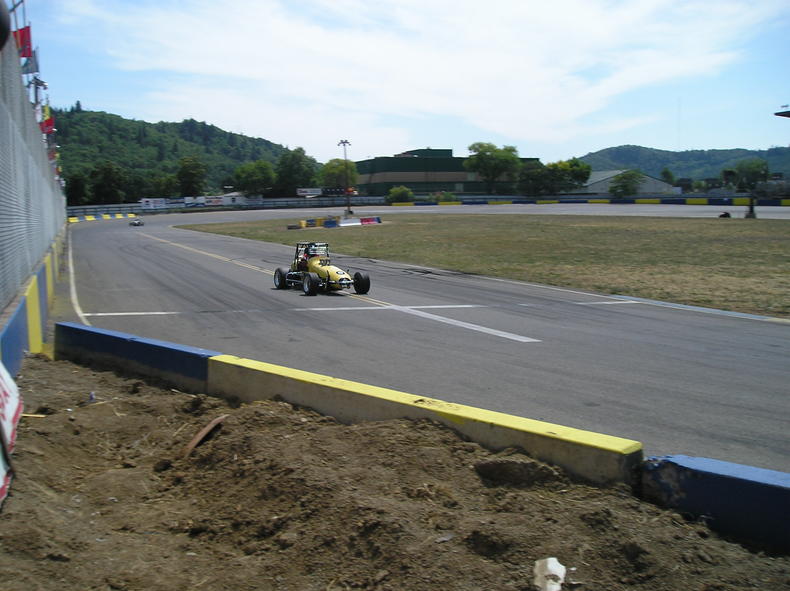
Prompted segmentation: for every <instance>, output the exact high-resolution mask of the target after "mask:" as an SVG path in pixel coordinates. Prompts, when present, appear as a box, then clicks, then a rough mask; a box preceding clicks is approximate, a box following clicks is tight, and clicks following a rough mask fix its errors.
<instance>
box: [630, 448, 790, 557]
mask: <svg viewBox="0 0 790 591" xmlns="http://www.w3.org/2000/svg"><path fill="white" fill-rule="evenodd" d="M642 474H643V478H642V494H643V496H644V497H645V498H646V499H647V500H649V501H651V502H653V503H656V504H658V505H661V506H663V507H668V508H672V509H675V510H677V511H679V512H681V513H686V514H689V515H691V516H693V517H694V518H699V519H702V520H704V521H705V522H706V523H707V524H708V525H709V526H710V527H711V529H714V530H716V531H718V532H720V533H722V534H725V535H729V536H734V537H736V538H737V539H739V540H742V541H746V542H753V543H756V544H759V545H760V546H762V547H767V548H768V549H769V550H774V551H779V552H787V551H790V474H787V473H784V472H776V471H774V470H765V469H762V468H755V467H753V466H744V465H741V464H733V463H730V462H722V461H719V460H712V459H709V458H697V457H691V456H683V455H673V456H662V457H654V458H648V459H647V460H646V461H645V463H644V469H643V473H642Z"/></svg>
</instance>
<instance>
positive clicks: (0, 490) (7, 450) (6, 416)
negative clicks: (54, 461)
mask: <svg viewBox="0 0 790 591" xmlns="http://www.w3.org/2000/svg"><path fill="white" fill-rule="evenodd" d="M20 416H22V399H21V398H20V396H19V389H18V388H17V387H16V383H15V382H14V379H13V378H12V377H11V374H9V373H8V370H7V369H6V368H5V365H3V364H2V363H0V431H2V434H0V437H2V442H0V443H2V453H0V503H2V502H3V499H5V498H6V495H8V487H9V486H10V484H11V475H12V470H11V452H12V451H14V443H16V427H17V425H18V424H19V417H20Z"/></svg>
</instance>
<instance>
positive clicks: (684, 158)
mask: <svg viewBox="0 0 790 591" xmlns="http://www.w3.org/2000/svg"><path fill="white" fill-rule="evenodd" d="M749 158H761V159H763V160H765V161H766V162H768V167H769V170H770V171H771V172H783V173H784V175H785V178H790V148H770V149H768V150H744V149H732V150H686V151H683V152H671V151H668V150H656V149H653V148H644V147H642V146H618V147H616V148H606V149H604V150H599V151H598V152H592V153H590V154H587V155H586V156H582V157H581V158H580V160H583V161H584V162H586V163H587V164H589V165H590V166H592V169H593V170H620V169H636V170H641V171H642V172H644V173H645V174H647V175H649V176H653V177H660V175H661V171H662V170H663V169H664V168H668V169H669V170H670V171H671V172H672V174H673V175H674V176H675V178H684V177H685V178H691V179H694V180H703V179H706V178H718V177H719V176H720V174H721V171H722V170H724V169H727V168H734V167H735V164H736V163H737V162H738V161H740V160H746V159H749Z"/></svg>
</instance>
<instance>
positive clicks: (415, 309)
mask: <svg viewBox="0 0 790 591" xmlns="http://www.w3.org/2000/svg"><path fill="white" fill-rule="evenodd" d="M488 307H489V306H481V305H477V304H457V305H432V306H396V305H393V304H384V303H379V304H378V305H376V306H342V307H333V308H292V309H293V310H294V311H303V312H330V311H334V310H354V311H357V310H395V311H396V312H404V313H406V314H412V315H413V316H419V317H420V318H425V319H426V320H433V321H434V322H442V323H444V324H450V325H452V326H457V327H459V328H466V329H467V330H474V331H476V332H482V333H485V334H490V335H493V336H495V337H501V338H503V339H509V340H511V341H518V342H519V343H540V342H541V341H540V339H533V338H530V337H525V336H522V335H519V334H514V333H512V332H505V331H503V330H496V329H494V328H488V327H486V326H480V325H479V324H472V323H470V322H463V321H462V320H454V319H452V318H445V317H444V316H437V315H436V314H430V313H428V312H422V309H425V308H430V309H437V308H488Z"/></svg>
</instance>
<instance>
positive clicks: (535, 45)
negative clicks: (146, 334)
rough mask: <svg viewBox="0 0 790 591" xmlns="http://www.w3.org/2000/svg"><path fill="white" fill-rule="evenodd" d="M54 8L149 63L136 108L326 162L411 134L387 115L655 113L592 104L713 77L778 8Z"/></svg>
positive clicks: (436, 0)
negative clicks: (347, 148) (345, 140)
mask: <svg viewBox="0 0 790 591" xmlns="http://www.w3.org/2000/svg"><path fill="white" fill-rule="evenodd" d="M66 6H68V7H67V8H66ZM62 10H63V14H62V16H63V18H69V19H70V20H71V22H72V23H73V22H75V21H77V20H79V21H80V22H81V23H82V24H83V25H85V28H84V30H85V31H92V33H91V34H90V36H89V37H86V38H84V42H85V44H86V46H87V45H90V46H91V47H93V48H94V49H96V48H97V47H101V48H102V49H103V51H105V52H106V54H107V55H108V56H109V59H110V60H112V62H113V63H114V64H115V66H116V67H118V68H122V69H125V70H127V71H130V72H132V71H133V72H149V71H150V72H152V73H156V74H157V78H156V79H157V81H158V83H157V85H156V86H153V85H152V88H151V91H150V93H148V95H147V96H144V97H139V100H138V102H139V109H140V114H139V117H140V118H146V119H152V120H158V119H171V120H172V119H177V120H178V119H181V118H184V117H194V118H197V119H201V120H206V121H209V122H211V123H215V124H217V125H220V126H223V127H226V128H228V129H232V130H238V131H242V130H243V131H244V133H248V134H251V135H259V136H262V137H266V138H268V139H271V140H273V141H278V142H281V143H289V142H290V143H291V145H292V146H293V145H303V146H305V147H306V148H307V149H308V152H309V153H312V154H315V155H316V156H317V157H319V158H322V159H327V158H331V157H335V156H336V154H335V153H334V152H336V148H335V146H336V143H337V140H338V139H340V138H341V137H347V136H353V139H354V142H355V145H356V146H357V147H358V150H359V153H375V154H380V153H388V152H396V151H400V150H402V149H405V148H409V147H413V146H412V145H411V144H412V142H414V141H415V138H414V135H415V134H414V131H413V130H410V129H408V128H406V127H404V126H402V125H395V124H394V123H393V121H392V117H397V118H399V120H401V121H402V120H404V119H414V120H415V121H416V122H417V126H419V121H421V120H425V119H426V118H430V117H434V116H441V117H445V118H450V119H454V120H456V121H457V122H458V125H459V126H466V127H468V128H469V129H470V130H475V131H476V132H477V133H478V134H486V133H490V134H492V135H495V136H497V137H501V138H505V139H509V140H512V143H518V142H529V141H562V140H565V139H567V138H569V137H573V136H580V135H585V134H592V133H600V132H601V130H604V129H607V130H611V129H624V128H627V127H629V126H633V125H636V124H639V123H640V122H643V121H645V120H649V119H650V118H651V117H652V116H651V115H650V114H647V113H646V114H645V115H644V116H642V117H633V116H629V117H618V116H617V115H611V114H609V115H606V116H602V115H601V113H602V112H603V110H604V109H605V108H606V107H607V106H609V105H610V104H611V103H612V102H613V101H615V100H616V99H618V97H621V96H623V95H625V94H626V93H629V92H632V91H635V90H638V89H643V88H646V87H650V86H655V85H658V84H661V83H666V82H671V81H676V80H682V79H686V78H693V77H700V76H710V75H712V74H714V73H716V72H718V71H720V70H721V69H723V68H726V67H728V65H730V64H733V63H734V62H736V61H737V60H738V59H739V55H740V53H739V52H740V48H739V46H738V44H737V43H733V40H737V39H745V38H747V37H748V36H749V35H751V34H753V32H754V30H755V27H758V26H759V25H760V24H761V23H765V22H768V21H769V20H770V19H772V18H775V17H776V16H777V15H781V14H783V11H784V14H785V15H786V14H787V8H786V3H785V2H779V1H772V0H764V1H761V0H757V1H756V2H755V1H754V0H751V1H747V0H729V1H727V0H724V1H721V2H712V1H709V0H687V1H683V2H678V1H671V0H641V1H626V0H623V1H617V0H555V1H554V2H551V3H546V2H542V1H540V2H539V1H535V0H512V1H509V0H493V1H490V2H479V1H468V0H453V1H450V0H429V1H427V2H426V1H425V0H380V1H378V2H367V1H361V0H297V1H294V0H290V1H287V0H235V1H234V2H233V3H230V4H228V3H219V2H216V1H213V0H212V1H208V0H182V1H178V2H177V1H158V2H154V1H151V0H148V1H142V2H122V1H117V2H112V1H109V2H108V1H101V2H100V1H99V0H79V1H75V2H71V3H68V5H64V8H63V9H62ZM136 100H137V99H136ZM486 139H488V138H486V137H484V136H482V135H480V136H478V137H472V138H470V141H475V140H486ZM437 141H438V142H441V138H437Z"/></svg>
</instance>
